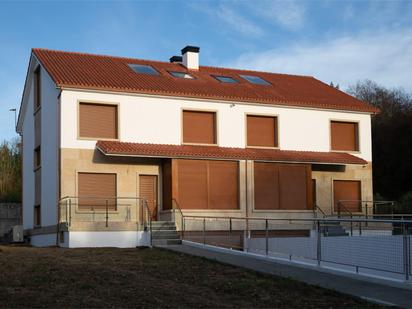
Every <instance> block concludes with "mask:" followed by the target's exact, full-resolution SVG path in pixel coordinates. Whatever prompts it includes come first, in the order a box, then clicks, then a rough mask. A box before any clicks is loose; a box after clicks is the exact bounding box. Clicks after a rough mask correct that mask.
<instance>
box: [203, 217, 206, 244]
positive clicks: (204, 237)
mask: <svg viewBox="0 0 412 309" xmlns="http://www.w3.org/2000/svg"><path fill="white" fill-rule="evenodd" d="M203 245H206V219H205V218H203Z"/></svg>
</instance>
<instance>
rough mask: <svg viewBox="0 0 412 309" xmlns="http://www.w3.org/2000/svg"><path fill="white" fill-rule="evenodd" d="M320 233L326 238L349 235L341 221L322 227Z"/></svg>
mask: <svg viewBox="0 0 412 309" xmlns="http://www.w3.org/2000/svg"><path fill="white" fill-rule="evenodd" d="M320 231H321V233H322V234H323V235H324V236H327V237H329V236H331V237H333V236H348V235H349V233H347V232H346V230H345V229H344V227H343V226H342V225H341V224H340V222H339V221H329V222H327V223H325V224H322V225H321V226H320Z"/></svg>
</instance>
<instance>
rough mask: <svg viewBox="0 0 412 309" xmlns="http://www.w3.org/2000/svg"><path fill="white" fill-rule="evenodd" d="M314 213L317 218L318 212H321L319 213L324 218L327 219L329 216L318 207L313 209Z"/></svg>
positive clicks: (315, 206)
mask: <svg viewBox="0 0 412 309" xmlns="http://www.w3.org/2000/svg"><path fill="white" fill-rule="evenodd" d="M313 210H314V213H315V217H316V218H317V210H319V212H320V213H321V214H322V216H323V218H326V217H327V216H328V215H327V214H326V213H325V212H324V211H323V210H322V208H320V207H319V206H318V205H316V204H315V205H314V207H313Z"/></svg>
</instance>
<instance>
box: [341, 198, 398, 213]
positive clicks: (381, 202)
mask: <svg viewBox="0 0 412 309" xmlns="http://www.w3.org/2000/svg"><path fill="white" fill-rule="evenodd" d="M339 202H342V203H354V202H358V203H360V204H361V211H362V208H363V205H365V206H364V207H365V210H366V212H367V208H368V204H371V206H372V207H369V208H372V210H373V214H375V210H376V209H375V206H377V205H390V206H391V214H393V208H394V206H395V203H396V202H395V201H371V200H339Z"/></svg>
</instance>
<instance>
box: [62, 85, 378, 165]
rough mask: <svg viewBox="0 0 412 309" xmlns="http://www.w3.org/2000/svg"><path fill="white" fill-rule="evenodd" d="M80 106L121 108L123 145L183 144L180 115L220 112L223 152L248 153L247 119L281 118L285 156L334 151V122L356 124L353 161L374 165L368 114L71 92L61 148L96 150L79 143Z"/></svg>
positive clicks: (66, 103)
mask: <svg viewBox="0 0 412 309" xmlns="http://www.w3.org/2000/svg"><path fill="white" fill-rule="evenodd" d="M79 101H91V102H102V103H104V102H107V103H117V104H119V119H120V122H119V129H120V130H119V137H120V140H121V141H123V142H138V143H158V144H177V145H179V144H181V142H182V140H181V135H182V128H181V117H182V109H198V110H212V111H216V112H217V128H218V134H217V135H218V145H219V146H222V147H245V145H246V127H245V125H246V114H247V113H251V114H262V115H277V116H278V122H279V123H278V124H279V146H280V149H282V150H306V151H330V121H331V120H344V121H356V122H359V135H360V138H359V143H360V151H359V153H355V155H358V156H359V157H361V158H363V159H365V160H367V161H371V160H372V154H371V123H370V115H369V114H362V113H353V112H338V111H327V110H315V109H301V108H288V107H275V106H262V105H257V104H256V105H253V104H240V103H239V104H235V106H232V105H231V103H227V102H212V101H200V100H199V101H195V100H189V99H179V98H162V97H154V96H141V95H119V94H108V93H97V92H83V91H73V90H63V92H62V96H61V116H62V117H61V119H62V122H61V127H62V135H61V147H62V148H82V149H93V148H94V147H95V141H88V140H79V139H77V136H78V132H77V130H78V122H77V113H78V102H79Z"/></svg>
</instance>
